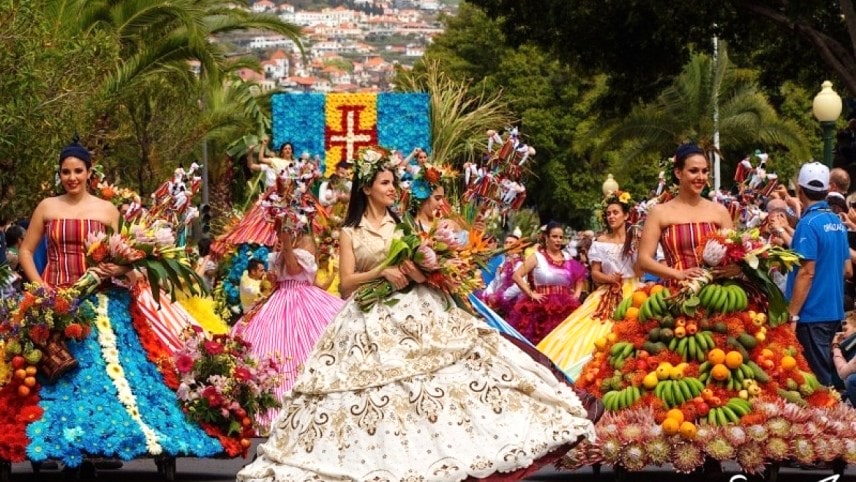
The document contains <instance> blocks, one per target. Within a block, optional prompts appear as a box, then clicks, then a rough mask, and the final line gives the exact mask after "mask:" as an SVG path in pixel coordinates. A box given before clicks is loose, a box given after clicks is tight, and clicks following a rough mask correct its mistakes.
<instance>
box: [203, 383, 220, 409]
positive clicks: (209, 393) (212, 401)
mask: <svg viewBox="0 0 856 482" xmlns="http://www.w3.org/2000/svg"><path fill="white" fill-rule="evenodd" d="M202 396H203V397H205V400H207V401H208V406H209V407H219V406H220V405H222V404H223V397H222V396H221V395H220V394H219V393H217V389H216V388H215V387H206V388H205V390H202Z"/></svg>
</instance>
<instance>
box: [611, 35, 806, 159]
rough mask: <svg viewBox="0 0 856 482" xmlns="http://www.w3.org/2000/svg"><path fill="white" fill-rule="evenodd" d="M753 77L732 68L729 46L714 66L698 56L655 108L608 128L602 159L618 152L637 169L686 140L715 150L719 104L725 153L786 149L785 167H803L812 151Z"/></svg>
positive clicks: (646, 108)
mask: <svg viewBox="0 0 856 482" xmlns="http://www.w3.org/2000/svg"><path fill="white" fill-rule="evenodd" d="M754 77H755V75H754V73H753V72H752V71H749V70H746V69H739V68H737V67H735V66H734V65H732V64H731V63H730V62H729V60H728V55H727V53H726V49H725V48H724V46H723V47H722V49H721V56H720V59H719V60H718V61H717V62H716V64H715V65H714V62H713V59H712V58H711V57H710V56H708V55H706V54H700V53H699V54H694V55H693V56H692V58H691V59H690V61H689V63H688V64H687V65H686V66H685V67H684V69H683V71H682V72H681V74H680V75H678V76H677V77H676V78H675V80H674V82H673V83H672V85H671V86H670V87H668V88H667V89H666V90H664V91H663V92H662V93H661V94H660V95H659V96H658V97H657V98H656V99H655V100H654V101H653V102H651V103H649V104H645V105H640V106H638V107H637V108H635V109H633V111H632V112H631V113H630V114H629V115H628V116H627V117H626V118H624V119H622V120H620V121H617V122H615V123H614V124H612V125H610V126H609V127H608V128H607V131H606V135H605V136H604V141H603V143H602V144H601V146H600V148H599V149H598V154H603V153H604V152H605V151H606V150H608V149H610V150H612V149H614V148H615V147H616V146H618V147H619V149H620V150H621V154H622V155H621V158H622V161H623V163H624V164H625V165H626V166H632V165H634V163H638V162H639V161H640V160H643V159H650V158H655V159H656V158H661V157H663V156H664V155H671V153H672V152H674V150H675V147H676V146H677V145H678V144H680V143H682V142H685V141H687V140H692V141H694V142H696V143H698V144H699V145H700V146H702V147H703V148H705V149H707V150H711V149H712V148H713V135H714V130H715V126H714V121H713V118H714V110H715V107H716V106H717V104H718V108H719V129H718V130H719V133H720V138H721V139H722V142H723V144H724V145H725V148H724V149H723V151H725V152H726V153H729V154H733V156H734V157H733V158H734V159H737V158H738V157H737V156H742V155H743V154H744V153H745V152H751V151H754V150H755V149H756V148H759V147H761V148H764V149H767V150H773V149H782V150H783V151H784V152H782V154H781V156H780V158H784V160H785V164H781V166H787V165H788V164H794V165H795V163H797V162H802V161H804V160H805V159H807V158H808V157H810V150H809V146H808V142H807V141H806V139H805V137H804V135H803V133H802V131H801V129H800V128H799V126H797V125H796V124H795V123H794V122H791V121H788V120H783V119H780V118H779V116H778V114H777V113H776V111H775V109H774V108H773V107H772V106H771V105H770V102H769V101H768V100H767V98H766V96H765V95H764V94H763V93H762V92H761V91H760V90H759V89H758V87H757V85H756V83H755V81H754ZM777 165H779V164H777Z"/></svg>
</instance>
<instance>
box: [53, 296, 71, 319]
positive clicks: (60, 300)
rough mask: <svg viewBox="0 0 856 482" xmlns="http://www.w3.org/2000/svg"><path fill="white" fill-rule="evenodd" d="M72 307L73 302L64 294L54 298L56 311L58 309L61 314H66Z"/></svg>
mask: <svg viewBox="0 0 856 482" xmlns="http://www.w3.org/2000/svg"><path fill="white" fill-rule="evenodd" d="M70 309H71V304H70V303H69V302H68V300H67V299H65V298H64V297H62V296H57V297H56V298H55V299H54V311H56V312H57V313H58V314H60V315H64V314H66V313H68V310H70Z"/></svg>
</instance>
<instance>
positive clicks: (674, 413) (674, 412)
mask: <svg viewBox="0 0 856 482" xmlns="http://www.w3.org/2000/svg"><path fill="white" fill-rule="evenodd" d="M666 418H674V419H675V420H677V421H678V423H684V412H682V411H680V410H679V409H677V408H673V409H671V410H669V411H668V412H666Z"/></svg>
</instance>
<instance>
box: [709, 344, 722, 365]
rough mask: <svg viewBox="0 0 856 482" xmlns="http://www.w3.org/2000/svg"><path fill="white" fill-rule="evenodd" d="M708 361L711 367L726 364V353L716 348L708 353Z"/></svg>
mask: <svg viewBox="0 0 856 482" xmlns="http://www.w3.org/2000/svg"><path fill="white" fill-rule="evenodd" d="M707 361H709V362H710V364H711V365H719V364H720V363H725V352H724V351H722V350H721V349H720V348H714V349H713V350H710V351H709V352H707Z"/></svg>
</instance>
